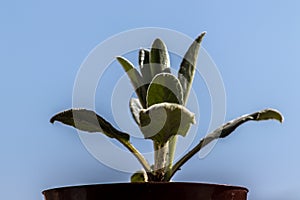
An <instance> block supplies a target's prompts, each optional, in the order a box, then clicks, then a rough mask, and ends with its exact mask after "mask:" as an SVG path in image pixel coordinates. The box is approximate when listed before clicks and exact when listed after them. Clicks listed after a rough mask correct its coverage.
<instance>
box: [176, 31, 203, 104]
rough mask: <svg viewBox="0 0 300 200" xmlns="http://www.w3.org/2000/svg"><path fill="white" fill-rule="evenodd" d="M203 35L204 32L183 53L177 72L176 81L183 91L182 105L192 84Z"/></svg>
mask: <svg viewBox="0 0 300 200" xmlns="http://www.w3.org/2000/svg"><path fill="white" fill-rule="evenodd" d="M204 35H205V32H203V33H201V34H200V35H199V36H198V37H197V38H196V39H195V41H194V42H193V43H192V44H191V46H190V47H189V49H188V50H187V52H186V53H185V55H184V58H183V60H182V62H181V64H180V68H179V71H178V79H179V80H180V83H181V85H182V89H183V101H184V104H185V103H186V101H187V98H188V96H189V93H190V89H191V86H192V83H193V79H194V75H195V70H196V65H197V59H198V53H199V49H200V43H201V41H202V38H203V37H204Z"/></svg>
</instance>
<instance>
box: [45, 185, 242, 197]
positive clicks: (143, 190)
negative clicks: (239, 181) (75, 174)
mask: <svg viewBox="0 0 300 200" xmlns="http://www.w3.org/2000/svg"><path fill="white" fill-rule="evenodd" d="M42 193H43V195H44V197H45V200H100V199H105V200H106V199H131V200H140V199H143V200H148V199H149V200H154V199H155V200H167V199H173V200H187V199H188V200H191V199H193V200H197V199H201V200H247V193H248V189H247V188H244V187H240V186H230V185H219V184H207V183H189V182H166V183H160V182H157V183H109V184H95V185H80V186H70V187H60V188H53V189H48V190H44V191H43V192H42Z"/></svg>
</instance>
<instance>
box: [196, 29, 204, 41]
mask: <svg viewBox="0 0 300 200" xmlns="http://www.w3.org/2000/svg"><path fill="white" fill-rule="evenodd" d="M205 35H206V31H203V32H202V33H201V34H200V35H199V36H198V37H197V38H196V42H197V43H201V41H202V39H203V37H204V36H205Z"/></svg>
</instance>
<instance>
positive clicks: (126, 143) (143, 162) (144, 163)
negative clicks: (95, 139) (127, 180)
mask: <svg viewBox="0 0 300 200" xmlns="http://www.w3.org/2000/svg"><path fill="white" fill-rule="evenodd" d="M119 141H120V142H121V143H122V144H123V145H124V146H125V147H126V148H127V149H128V150H129V151H130V152H131V153H132V154H133V155H134V156H135V157H136V158H137V159H138V161H139V162H140V163H141V165H142V166H143V167H144V169H145V171H146V172H151V167H150V165H149V163H148V162H147V160H146V159H145V158H144V156H143V155H142V154H141V153H140V152H139V151H138V150H137V149H136V148H135V147H134V146H133V145H132V144H131V143H130V142H129V141H127V140H119Z"/></svg>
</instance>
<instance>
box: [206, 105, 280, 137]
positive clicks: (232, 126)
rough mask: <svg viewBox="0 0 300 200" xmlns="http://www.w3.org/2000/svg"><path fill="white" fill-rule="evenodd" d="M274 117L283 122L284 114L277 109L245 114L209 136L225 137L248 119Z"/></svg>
mask: <svg viewBox="0 0 300 200" xmlns="http://www.w3.org/2000/svg"><path fill="white" fill-rule="evenodd" d="M270 119H274V120H277V121H279V122H281V123H282V122H283V116H282V114H281V113H280V112H279V111H277V110H275V109H265V110H261V111H258V112H255V113H252V114H247V115H243V116H241V117H239V118H237V119H234V120H231V121H229V122H227V123H226V124H224V125H223V126H221V127H220V128H218V129H216V130H215V131H214V132H212V133H210V134H209V135H208V136H207V137H209V138H214V139H217V138H225V137H227V136H228V135H230V134H231V133H232V132H233V131H234V130H235V129H236V128H237V127H239V126H240V125H242V124H243V123H245V122H247V121H262V120H270Z"/></svg>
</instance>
